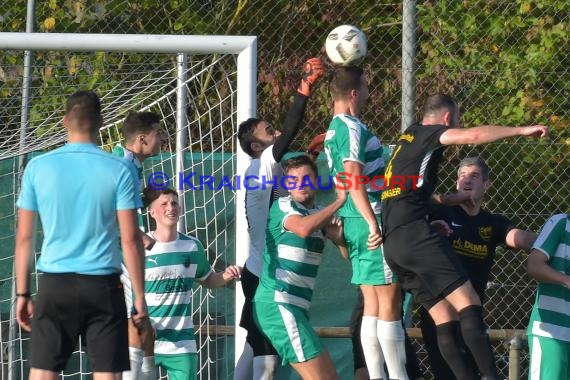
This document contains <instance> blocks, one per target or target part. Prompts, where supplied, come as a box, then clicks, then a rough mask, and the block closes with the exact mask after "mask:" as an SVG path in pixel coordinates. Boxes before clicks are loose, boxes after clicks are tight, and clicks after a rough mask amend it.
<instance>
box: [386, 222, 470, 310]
mask: <svg viewBox="0 0 570 380" xmlns="http://www.w3.org/2000/svg"><path fill="white" fill-rule="evenodd" d="M384 257H385V258H386V262H387V263H388V265H389V266H390V269H392V271H393V272H394V273H396V275H397V276H398V281H399V282H400V285H401V286H402V289H404V290H405V291H409V292H411V293H412V294H413V296H414V300H415V301H416V303H417V304H421V305H422V306H424V307H425V308H426V309H427V310H429V309H431V307H432V306H434V305H435V304H436V303H438V302H439V301H441V300H442V299H443V298H445V297H446V296H447V295H448V294H450V293H451V292H453V291H454V290H455V289H457V288H458V287H460V286H461V285H462V284H463V283H465V282H466V281H467V275H466V273H465V271H464V269H463V265H462V264H461V261H460V260H459V258H458V257H457V254H456V253H455V252H454V251H453V248H452V247H451V244H450V243H449V241H448V240H447V239H445V238H444V237H443V236H441V235H440V234H439V233H438V232H437V231H436V230H435V229H434V228H432V227H431V226H430V225H429V224H428V222H427V221H426V220H417V221H414V222H412V223H409V224H406V225H403V226H400V227H398V228H396V229H394V230H393V231H392V232H391V233H390V234H389V235H388V236H385V237H384Z"/></svg>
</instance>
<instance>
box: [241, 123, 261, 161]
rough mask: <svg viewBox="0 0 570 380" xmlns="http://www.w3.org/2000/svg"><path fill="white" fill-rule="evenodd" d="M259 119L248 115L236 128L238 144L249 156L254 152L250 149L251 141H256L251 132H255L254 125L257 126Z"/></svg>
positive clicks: (252, 155)
mask: <svg viewBox="0 0 570 380" xmlns="http://www.w3.org/2000/svg"><path fill="white" fill-rule="evenodd" d="M261 121H262V120H261V119H259V118H257V117H250V118H249V119H247V120H246V121H244V122H242V123H241V124H240V125H239V128H238V140H239V145H240V146H241V149H242V150H243V151H244V152H245V153H247V154H248V155H249V156H250V157H254V156H255V152H254V151H253V149H251V143H254V142H257V139H256V138H255V136H254V135H253V132H255V127H257V124H259V123H260V122H261Z"/></svg>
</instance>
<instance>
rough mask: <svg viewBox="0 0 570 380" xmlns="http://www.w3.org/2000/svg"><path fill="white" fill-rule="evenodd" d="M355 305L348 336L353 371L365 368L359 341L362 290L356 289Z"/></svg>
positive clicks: (362, 307) (362, 309)
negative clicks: (350, 345) (350, 341)
mask: <svg viewBox="0 0 570 380" xmlns="http://www.w3.org/2000/svg"><path fill="white" fill-rule="evenodd" d="M357 293H358V299H357V301H356V305H355V306H354V309H353V310H352V314H351V315H350V337H351V340H352V358H353V360H354V372H356V370H358V369H360V368H366V360H365V359H364V352H363V351H362V343H361V342H360V330H361V329H362V315H363V313H364V298H363V297H362V292H361V291H358V292H357Z"/></svg>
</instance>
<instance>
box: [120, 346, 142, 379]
mask: <svg viewBox="0 0 570 380" xmlns="http://www.w3.org/2000/svg"><path fill="white" fill-rule="evenodd" d="M143 356H144V352H143V350H141V349H140V348H135V347H129V360H130V362H131V370H130V371H123V380H138V379H140V377H141V367H142V363H143Z"/></svg>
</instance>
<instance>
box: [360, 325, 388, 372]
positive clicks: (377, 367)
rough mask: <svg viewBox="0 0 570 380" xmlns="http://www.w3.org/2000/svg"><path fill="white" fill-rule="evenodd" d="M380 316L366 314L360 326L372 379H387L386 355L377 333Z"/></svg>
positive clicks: (363, 348)
mask: <svg viewBox="0 0 570 380" xmlns="http://www.w3.org/2000/svg"><path fill="white" fill-rule="evenodd" d="M377 322H378V318H376V317H371V316H368V315H364V316H363V317H362V325H361V327H360V343H361V344H362V352H363V353H364V360H365V361H366V367H367V368H368V374H369V376H370V378H371V379H387V377H386V372H385V371H384V355H383V353H382V347H380V341H379V340H378V336H377V335H376V334H377V332H376V331H377Z"/></svg>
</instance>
